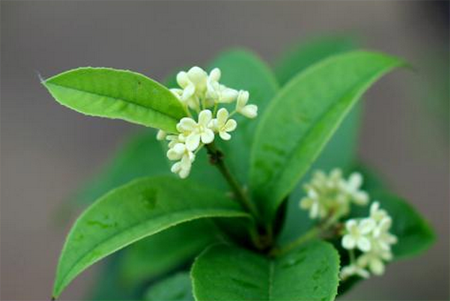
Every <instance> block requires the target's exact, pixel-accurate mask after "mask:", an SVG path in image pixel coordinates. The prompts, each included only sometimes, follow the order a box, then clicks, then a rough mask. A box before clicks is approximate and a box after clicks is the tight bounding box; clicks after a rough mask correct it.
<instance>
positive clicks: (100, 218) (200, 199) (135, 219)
mask: <svg viewBox="0 0 450 301" xmlns="http://www.w3.org/2000/svg"><path fill="white" fill-rule="evenodd" d="M208 217H248V215H247V214H246V213H244V212H243V211H242V210H241V209H240V208H239V206H238V205H237V204H236V203H235V202H233V201H232V200H230V199H229V198H227V197H226V196H225V194H224V193H221V192H216V191H215V190H211V189H208V188H205V187H203V186H200V185H197V184H195V183H194V182H190V181H186V180H180V179H175V178H171V177H153V178H151V177H150V178H143V179H138V180H135V181H133V182H131V183H129V184H127V185H125V186H123V187H120V188H118V189H116V190H113V191H111V192H110V193H108V194H106V195H105V196H103V197H102V198H100V199H99V200H98V201H97V202H95V203H94V204H93V205H92V206H91V207H89V208H88V209H87V210H86V211H85V212H84V213H83V214H82V215H81V216H80V217H79V218H78V220H77V221H76V222H75V224H74V226H73V228H72V229H71V231H70V233H69V235H68V237H67V240H66V243H65V245H64V248H63V251H62V253H61V257H60V260H59V264H58V269H57V274H56V280H55V284H54V288H53V296H54V297H58V296H59V295H60V293H61V292H62V290H63V289H64V288H65V287H66V286H67V285H68V284H69V283H70V282H71V281H72V280H73V279H74V278H75V277H76V276H77V275H78V274H80V273H81V272H82V271H84V270H85V269H86V268H87V267H89V266H90V265H92V264H93V263H95V262H97V261H99V260H100V259H102V258H104V257H105V256H107V255H109V254H111V253H114V252H116V251H117V250H120V249H121V248H123V247H125V246H127V245H129V244H131V243H133V242H135V241H138V240H140V239H143V238H145V237H147V236H150V235H153V234H156V233H158V232H160V231H162V230H165V229H167V228H170V227H172V226H175V225H177V224H180V223H183V222H187V221H191V220H195V219H199V218H208Z"/></svg>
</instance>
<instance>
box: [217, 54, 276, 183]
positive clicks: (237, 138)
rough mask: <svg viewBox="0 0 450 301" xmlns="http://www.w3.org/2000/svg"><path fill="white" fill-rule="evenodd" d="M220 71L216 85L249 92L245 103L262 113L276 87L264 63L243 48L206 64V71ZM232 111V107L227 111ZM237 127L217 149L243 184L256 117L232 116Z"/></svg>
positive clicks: (256, 121)
mask: <svg viewBox="0 0 450 301" xmlns="http://www.w3.org/2000/svg"><path fill="white" fill-rule="evenodd" d="M216 67H217V68H219V69H220V70H221V71H222V76H221V78H220V82H221V83H222V84H224V85H226V86H228V87H231V88H233V89H237V90H246V91H249V93H250V99H249V103H252V104H256V105H257V106H258V113H259V114H262V112H264V111H265V109H266V107H267V105H268V104H269V102H270V100H271V99H272V98H273V97H274V96H275V94H276V93H277V91H278V89H279V86H278V83H277V80H276V78H275V76H274V75H273V74H272V71H271V70H270V69H269V67H268V66H267V64H266V63H265V62H264V61H262V60H261V59H260V58H259V57H258V56H257V55H256V54H255V53H253V52H251V51H249V50H244V49H232V50H228V51H224V52H223V53H220V54H219V55H218V56H217V58H216V59H214V60H213V61H212V62H211V63H210V64H209V69H212V68H216ZM229 109H230V111H233V110H234V109H235V108H234V104H233V105H232V106H231V107H230V108H229ZM233 118H234V119H236V120H237V122H238V128H237V130H236V131H234V132H233V133H232V137H233V138H232V139H231V140H229V141H225V142H223V143H221V141H218V142H217V143H218V145H219V147H220V149H222V150H223V151H224V153H225V160H226V162H227V164H228V165H229V166H230V167H231V170H233V171H234V173H235V174H236V175H237V177H238V178H239V180H240V181H241V182H244V183H246V182H247V174H248V169H249V155H250V149H251V146H252V143H253V138H254V134H255V129H256V125H257V123H258V121H259V118H255V119H248V118H244V117H243V116H240V115H234V116H233Z"/></svg>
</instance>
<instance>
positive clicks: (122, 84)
mask: <svg viewBox="0 0 450 301" xmlns="http://www.w3.org/2000/svg"><path fill="white" fill-rule="evenodd" d="M43 84H44V86H45V87H47V89H48V90H49V91H50V93H51V94H52V96H53V97H54V98H55V99H56V101H58V102H59V103H60V104H62V105H64V106H66V107H69V108H71V109H73V110H75V111H77V112H80V113H83V114H86V115H91V116H98V117H107V118H113V119H115V118H118V119H123V120H126V121H129V122H132V123H137V124H140V125H145V126H149V127H154V128H158V129H162V130H165V131H168V132H175V131H176V124H177V123H178V121H179V120H180V119H181V118H183V117H184V116H185V114H186V113H185V111H184V109H183V107H182V106H181V104H180V102H179V101H178V100H177V98H176V97H175V96H174V95H173V94H172V93H171V92H170V91H169V90H168V89H167V88H166V87H164V86H162V85H161V84H159V83H157V82H156V81H153V80H152V79H150V78H148V77H146V76H144V75H142V74H139V73H135V72H131V71H126V70H116V69H110V68H91V67H86V68H78V69H74V70H70V71H66V72H63V73H61V74H58V75H55V76H53V77H51V78H49V79H47V80H45V81H44V82H43Z"/></svg>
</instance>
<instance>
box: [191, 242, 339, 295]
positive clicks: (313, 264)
mask: <svg viewBox="0 0 450 301" xmlns="http://www.w3.org/2000/svg"><path fill="white" fill-rule="evenodd" d="M338 271H339V257H338V254H337V252H336V250H335V249H334V248H333V247H332V246H331V245H330V244H328V243H325V242H319V241H318V242H314V243H311V244H308V245H306V246H304V247H302V248H299V249H296V250H294V251H292V252H290V253H288V254H286V255H284V256H282V257H280V258H276V259H270V258H267V257H265V256H263V255H261V254H257V253H253V252H250V251H248V250H245V249H240V248H237V247H232V246H226V245H216V246H213V247H211V248H209V249H207V250H206V251H205V252H204V253H202V254H201V255H200V256H199V257H198V258H197V260H196V261H195V263H194V265H193V267H192V271H191V277H192V281H193V290H194V296H195V299H196V300H197V301H220V300H223V301H229V300H240V301H246V300H268V301H270V300H274V301H275V300H276V301H282V300H285V301H316V300H317V301H319V300H320V301H326V300H334V297H335V296H336V292H337V286H338V282H339V280H338Z"/></svg>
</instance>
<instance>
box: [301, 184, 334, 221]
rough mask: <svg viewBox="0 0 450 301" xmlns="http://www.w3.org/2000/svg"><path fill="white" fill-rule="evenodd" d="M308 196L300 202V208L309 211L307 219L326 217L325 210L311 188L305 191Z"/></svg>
mask: <svg viewBox="0 0 450 301" xmlns="http://www.w3.org/2000/svg"><path fill="white" fill-rule="evenodd" d="M307 193H308V196H307V197H305V198H303V199H302V200H301V201H300V208H302V209H304V210H309V217H310V218H311V219H316V218H318V217H320V218H324V217H325V216H326V215H327V210H326V208H325V207H324V206H323V204H322V203H321V202H320V198H319V195H318V194H317V192H316V191H315V190H314V189H313V188H309V189H308V190H307Z"/></svg>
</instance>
